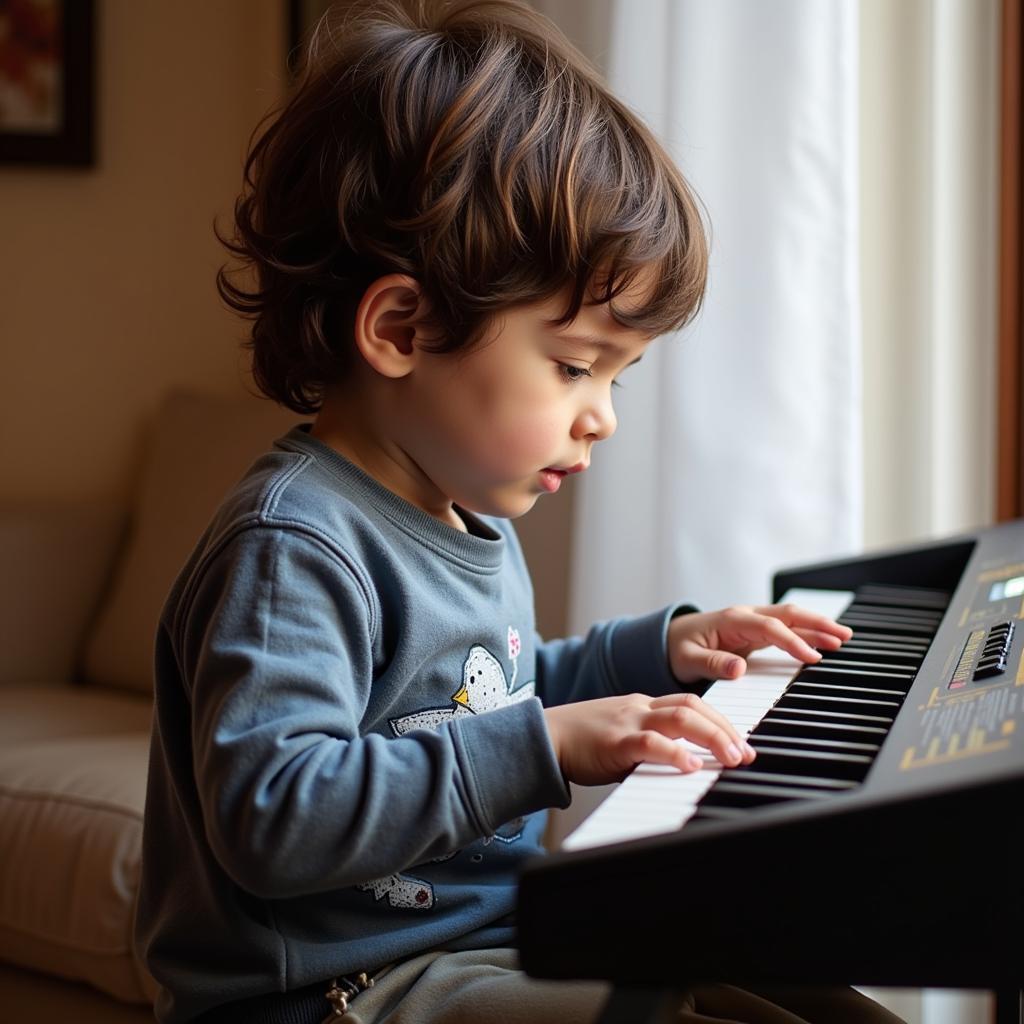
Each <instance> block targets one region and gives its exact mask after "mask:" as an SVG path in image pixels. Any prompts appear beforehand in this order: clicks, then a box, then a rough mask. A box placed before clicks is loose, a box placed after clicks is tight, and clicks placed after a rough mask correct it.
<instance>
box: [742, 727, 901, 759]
mask: <svg viewBox="0 0 1024 1024" xmlns="http://www.w3.org/2000/svg"><path fill="white" fill-rule="evenodd" d="M751 746H752V747H753V748H754V749H755V750H760V749H761V747H762V746H766V747H785V746H793V747H799V748H800V749H801V750H819V749H820V750H831V751H833V752H835V753H837V754H843V753H848V754H873V753H877V752H878V751H879V750H881V744H880V743H864V742H860V741H855V740H854V741H851V740H839V739H835V740H831V739H829V740H826V739H819V738H814V739H811V738H809V737H803V738H801V739H798V738H796V737H794V736H780V735H778V734H776V733H771V732H762V733H759V734H758V735H757V736H756V737H755V736H752V737H751Z"/></svg>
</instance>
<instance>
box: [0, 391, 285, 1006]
mask: <svg viewBox="0 0 1024 1024" xmlns="http://www.w3.org/2000/svg"><path fill="white" fill-rule="evenodd" d="M298 419H299V417H297V416H295V415H294V414H290V413H286V412H283V411H281V410H279V409H277V408H276V407H273V406H271V405H270V404H269V403H267V402H261V401H258V400H256V399H255V398H252V399H247V400H245V401H239V400H228V399H224V398H217V397H213V396H203V395H197V394H187V393H175V394H172V395H169V396H168V397H167V399H166V400H165V401H164V402H163V403H162V405H161V407H160V409H159V411H158V413H157V415H156V417H155V422H154V424H153V427H152V430H151V431H150V432H149V437H148V441H147V443H146V444H145V451H144V455H143V465H142V472H141V474H140V484H139V486H138V488H137V491H136V493H135V495H134V497H133V499H132V501H131V502H130V506H129V507H128V508H121V507H114V506H104V505H100V504H97V503H91V504H87V505H82V506H74V507H73V506H70V505H68V506H65V507H47V508H37V507H30V506H22V507H9V508H6V509H2V510H0V566H2V567H3V572H2V574H0V1021H4V1022H11V1024H15V1022H20V1021H37V1020H74V1021H75V1022H76V1024H94V1022H96V1024H98V1022H103V1024H122V1022H123V1024H130V1022H131V1024H134V1022H142V1021H152V1019H153V1016H152V1010H151V1004H152V999H153V996H154V984H153V981H152V979H151V978H150V977H149V975H148V973H147V972H146V969H145V967H144V966H143V965H142V964H141V963H139V962H138V961H137V960H136V959H135V957H134V956H133V953H132V944H131V927H132V914H133V909H134V902H135V894H136V889H137V884H138V877H139V859H140V858H139V850H140V838H141V833H142V808H143V800H144V795H145V784H146V764H147V755H148V746H149V723H150V717H151V709H152V688H151V664H150V662H151V648H152V643H153V637H154V633H155V627H156V620H157V617H158V615H159V610H160V607H161V605H162V603H163V599H164V596H165V595H166V593H167V591H168V589H169V588H170V584H171V581H172V580H173V578H174V575H175V573H176V572H177V570H178V568H179V566H180V565H181V564H182V563H183V562H184V560H185V557H186V556H187V554H188V552H189V551H190V550H191V547H192V545H193V544H194V542H195V541H196V539H197V538H198V537H199V534H200V533H201V532H202V529H203V527H204V526H205V525H206V522H207V520H208V518H209V516H210V514H211V512H212V511H213V509H214V508H215V507H216V505H217V503H218V501H219V499H220V497H221V496H222V495H223V494H224V492H225V491H226V490H227V489H228V488H229V487H230V486H231V484H232V483H233V482H234V481H235V480H236V479H238V477H240V476H241V475H242V473H243V472H244V470H245V469H246V467H247V466H248V465H249V463H250V462H251V461H252V460H253V459H254V458H255V457H256V456H257V455H258V454H259V453H260V452H261V451H263V450H264V449H265V448H266V447H267V445H268V444H269V443H270V441H272V440H273V438H275V437H277V436H279V435H280V434H282V433H284V432H285V430H287V429H288V428H289V427H290V426H291V425H292V424H293V423H295V422H297V421H298Z"/></svg>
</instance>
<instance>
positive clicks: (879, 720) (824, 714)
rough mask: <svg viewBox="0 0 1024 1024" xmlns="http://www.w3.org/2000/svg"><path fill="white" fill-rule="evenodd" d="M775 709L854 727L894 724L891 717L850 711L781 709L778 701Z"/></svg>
mask: <svg viewBox="0 0 1024 1024" xmlns="http://www.w3.org/2000/svg"><path fill="white" fill-rule="evenodd" d="M775 709H778V710H779V711H784V712H785V713H786V715H797V716H801V717H806V718H807V719H808V720H810V721H825V722H827V721H835V722H850V723H852V724H853V725H884V726H886V727H887V728H888V726H890V725H891V724H892V716H891V715H867V714H861V713H860V712H856V713H851V712H849V711H816V710H814V709H813V708H805V707H796V706H793V705H790V706H788V707H780V705H779V702H778V701H777V702H776V703H775ZM765 717H767V716H765Z"/></svg>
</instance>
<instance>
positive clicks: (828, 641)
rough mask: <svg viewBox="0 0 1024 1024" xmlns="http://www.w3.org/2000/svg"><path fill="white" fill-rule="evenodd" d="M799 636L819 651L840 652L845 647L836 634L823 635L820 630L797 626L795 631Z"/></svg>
mask: <svg viewBox="0 0 1024 1024" xmlns="http://www.w3.org/2000/svg"><path fill="white" fill-rule="evenodd" d="M793 632H794V633H796V635H797V636H802V637H803V638H804V640H806V641H807V642H808V643H809V644H810V645H811V646H812V647H817V648H818V649H819V650H822V649H824V650H827V651H838V650H839V648H840V647H842V646H843V641H842V640H841V639H840V638H839V637H837V636H836V635H835V634H834V633H823V632H821V630H818V629H803V628H802V627H800V626H797V627H795V628H794V630H793Z"/></svg>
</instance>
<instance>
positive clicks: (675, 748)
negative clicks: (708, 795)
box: [622, 730, 704, 772]
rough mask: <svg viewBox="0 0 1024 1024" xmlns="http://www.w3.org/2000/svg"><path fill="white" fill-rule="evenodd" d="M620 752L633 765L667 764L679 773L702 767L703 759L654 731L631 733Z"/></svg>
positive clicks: (693, 770) (680, 744)
mask: <svg viewBox="0 0 1024 1024" xmlns="http://www.w3.org/2000/svg"><path fill="white" fill-rule="evenodd" d="M622 752H623V753H624V754H625V755H626V757H627V758H628V759H629V760H630V761H632V762H633V763H634V764H667V765H671V766H672V767H674V768H678V769H679V770H680V771H681V772H695V771H699V770H700V769H701V768H703V767H704V759H703V758H701V757H699V756H698V755H696V754H694V753H692V752H691V751H689V750H687V749H686V747H685V746H683V744H682V743H677V742H676V741H675V740H673V739H670V738H669V737H668V736H665V735H664V734H662V733H660V732H657V731H655V730H648V731H645V732H637V733H632V734H631V735H630V736H628V737H626V739H624V740H623V741H622Z"/></svg>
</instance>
